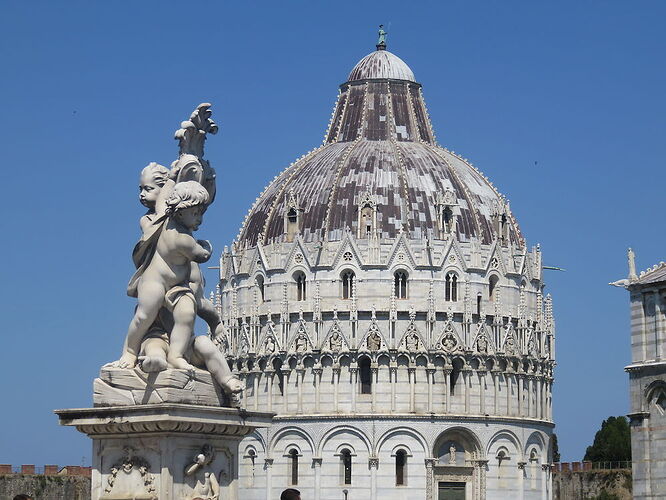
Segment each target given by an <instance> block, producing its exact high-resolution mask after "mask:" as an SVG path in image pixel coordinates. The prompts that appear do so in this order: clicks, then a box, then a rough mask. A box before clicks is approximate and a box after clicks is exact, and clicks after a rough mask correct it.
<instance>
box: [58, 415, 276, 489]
mask: <svg viewBox="0 0 666 500" xmlns="http://www.w3.org/2000/svg"><path fill="white" fill-rule="evenodd" d="M56 413H57V414H58V416H59V417H60V424H61V425H71V426H75V427H76V428H77V429H78V430H79V431H81V432H84V433H86V434H87V435H88V436H90V437H91V438H92V440H93V472H92V495H91V499H92V500H130V499H136V500H139V499H141V500H223V499H224V500H227V499H230V500H232V499H237V498H238V491H237V490H238V443H239V442H240V440H241V438H242V437H243V436H245V435H247V434H249V433H250V432H252V431H253V430H254V429H256V428H259V427H268V426H269V425H270V423H271V419H272V417H273V414H271V413H256V412H246V411H244V410H239V409H236V408H221V407H215V406H200V405H190V404H182V403H158V404H139V405H135V406H123V407H97V408H82V409H69V410H56Z"/></svg>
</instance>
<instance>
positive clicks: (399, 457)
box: [395, 450, 407, 486]
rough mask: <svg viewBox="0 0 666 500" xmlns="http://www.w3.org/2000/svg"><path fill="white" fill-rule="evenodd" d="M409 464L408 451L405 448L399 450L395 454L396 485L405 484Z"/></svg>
mask: <svg viewBox="0 0 666 500" xmlns="http://www.w3.org/2000/svg"><path fill="white" fill-rule="evenodd" d="M406 465H407V452H406V451H405V450H398V452H397V453H396V454H395V485H396V486H404V485H405V484H407V483H406V481H405V472H406V471H405V469H406V467H405V466H406Z"/></svg>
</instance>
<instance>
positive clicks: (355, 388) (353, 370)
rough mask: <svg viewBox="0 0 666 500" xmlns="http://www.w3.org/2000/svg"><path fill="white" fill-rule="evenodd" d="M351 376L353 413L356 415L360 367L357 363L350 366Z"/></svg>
mask: <svg viewBox="0 0 666 500" xmlns="http://www.w3.org/2000/svg"><path fill="white" fill-rule="evenodd" d="M349 376H350V378H351V384H350V389H351V412H352V413H356V393H357V392H358V367H357V366H355V363H354V364H352V365H350V366H349Z"/></svg>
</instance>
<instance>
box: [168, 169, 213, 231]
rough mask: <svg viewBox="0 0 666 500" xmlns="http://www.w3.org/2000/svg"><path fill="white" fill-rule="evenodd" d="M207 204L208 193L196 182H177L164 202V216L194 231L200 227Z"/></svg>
mask: <svg viewBox="0 0 666 500" xmlns="http://www.w3.org/2000/svg"><path fill="white" fill-rule="evenodd" d="M207 203H208V191H206V188H204V187H203V186H202V185H201V184H199V183H198V182H196V181H186V182H179V183H178V184H176V185H175V186H174V188H173V191H172V192H171V194H170V195H169V197H168V198H167V200H166V214H167V215H169V216H171V217H173V218H175V219H176V221H177V222H179V223H180V224H182V225H183V226H185V227H186V228H188V229H190V230H191V231H195V230H196V229H198V228H199V226H200V225H201V221H202V219H203V214H204V212H205V211H206V208H207Z"/></svg>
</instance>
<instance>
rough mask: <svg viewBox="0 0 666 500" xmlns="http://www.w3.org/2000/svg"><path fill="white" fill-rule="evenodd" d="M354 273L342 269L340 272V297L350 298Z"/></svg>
mask: <svg viewBox="0 0 666 500" xmlns="http://www.w3.org/2000/svg"><path fill="white" fill-rule="evenodd" d="M355 278H356V275H355V274H354V271H344V272H343V273H342V298H343V299H350V298H351V296H352V290H353V288H354V279H355Z"/></svg>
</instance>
